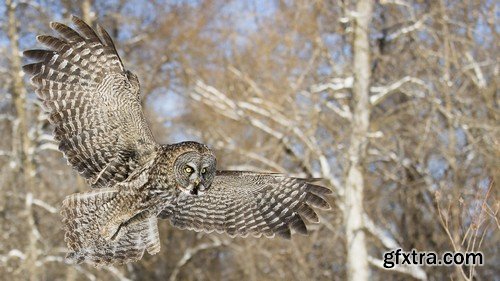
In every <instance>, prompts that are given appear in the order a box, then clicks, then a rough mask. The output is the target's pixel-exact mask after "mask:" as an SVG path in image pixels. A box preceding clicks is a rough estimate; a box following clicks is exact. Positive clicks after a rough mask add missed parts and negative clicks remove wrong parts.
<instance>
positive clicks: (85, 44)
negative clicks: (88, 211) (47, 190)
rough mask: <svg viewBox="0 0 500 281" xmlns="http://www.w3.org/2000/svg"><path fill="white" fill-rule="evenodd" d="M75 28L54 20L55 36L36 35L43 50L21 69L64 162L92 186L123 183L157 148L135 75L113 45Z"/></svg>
mask: <svg viewBox="0 0 500 281" xmlns="http://www.w3.org/2000/svg"><path fill="white" fill-rule="evenodd" d="M72 21H73V23H74V24H75V26H76V30H73V29H71V28H70V27H68V26H66V25H64V24H61V23H56V22H53V23H51V27H52V29H53V30H55V31H56V32H57V33H58V34H59V35H60V37H53V36H48V35H42V36H38V37H37V40H38V41H39V42H40V43H42V44H43V45H45V46H47V47H48V48H49V49H48V50H29V51H25V52H24V56H26V57H28V58H31V59H35V60H37V61H38V62H36V63H32V64H28V65H25V66H23V70H24V71H25V72H26V73H29V74H31V75H33V77H32V79H31V81H32V83H33V84H34V85H35V86H36V93H37V95H38V96H39V98H40V99H41V100H42V104H43V106H44V109H45V110H46V111H47V112H48V113H49V121H50V122H51V123H52V124H53V125H54V126H55V129H54V136H55V139H56V140H57V141H58V142H59V150H61V151H62V152H63V153H64V155H65V157H66V158H67V160H68V163H69V164H70V165H71V166H72V167H73V168H74V169H76V170H77V171H78V172H79V173H80V174H81V175H82V176H83V177H85V178H86V179H87V180H88V182H89V183H90V184H91V186H93V187H104V186H111V185H113V184H114V183H116V182H121V181H123V180H125V179H126V178H127V177H128V175H129V174H130V173H131V172H132V171H133V170H135V169H136V168H137V167H138V166H139V165H140V164H141V163H142V162H143V161H146V159H149V157H148V156H149V155H151V154H152V153H153V151H154V148H155V146H156V142H155V141H154V138H153V135H152V134H151V131H150V129H149V127H148V125H147V123H146V120H145V117H144V114H143V112H142V108H141V104H140V89H139V81H138V79H137V77H136V76H135V75H134V74H132V73H131V72H129V71H127V70H125V69H124V67H123V64H122V62H121V60H120V57H119V56H118V53H117V51H116V49H115V46H114V44H113V41H112V40H111V37H110V36H109V34H108V33H107V32H106V31H105V30H104V29H103V28H102V27H100V26H97V29H96V31H94V30H93V29H92V28H91V27H89V26H88V25H87V24H86V23H85V22H83V21H82V20H81V19H79V18H77V17H73V18H72Z"/></svg>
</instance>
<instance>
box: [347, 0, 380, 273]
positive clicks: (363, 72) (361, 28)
mask: <svg viewBox="0 0 500 281" xmlns="http://www.w3.org/2000/svg"><path fill="white" fill-rule="evenodd" d="M356 9H357V12H356V20H355V30H354V43H353V45H354V46H353V51H354V57H353V60H354V85H353V103H352V106H353V111H352V123H351V124H352V131H351V140H350V142H351V144H350V147H349V150H348V156H349V169H348V171H347V179H346V190H345V197H344V200H345V209H344V222H345V226H346V242H347V245H346V249H347V264H346V267H347V279H348V280H352V281H363V280H368V276H369V268H368V254H367V251H366V241H365V232H364V224H363V189H364V177H363V160H364V158H365V154H366V145H367V141H368V139H367V133H368V124H369V118H370V100H369V95H368V94H369V90H370V44H369V37H368V36H369V32H368V30H369V24H370V21H371V16H372V9H373V4H372V1H371V0H360V1H359V2H358V3H357V7H356Z"/></svg>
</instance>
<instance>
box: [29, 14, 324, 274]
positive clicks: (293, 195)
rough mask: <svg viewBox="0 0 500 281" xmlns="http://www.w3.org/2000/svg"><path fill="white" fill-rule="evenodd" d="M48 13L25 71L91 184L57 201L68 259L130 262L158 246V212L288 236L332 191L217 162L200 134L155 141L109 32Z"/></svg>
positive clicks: (198, 223) (204, 224) (187, 225)
mask: <svg viewBox="0 0 500 281" xmlns="http://www.w3.org/2000/svg"><path fill="white" fill-rule="evenodd" d="M72 21H73V23H74V25H75V27H76V28H75V29H72V28H70V27H68V26H66V25H64V24H61V23H57V22H52V23H51V25H50V26H51V27H52V29H53V30H54V31H55V32H57V33H58V36H57V37H56V36H50V35H41V36H38V37H37V40H38V41H39V42H40V43H41V44H43V45H45V46H46V47H47V48H46V49H40V50H28V51H25V52H24V56H25V57H27V58H30V59H33V60H35V61H36V62H34V63H31V64H27V65H25V66H24V67H23V70H24V72H25V73H28V74H30V75H32V78H31V82H32V84H33V85H34V86H35V87H36V93H37V95H38V97H39V98H40V100H41V102H42V105H43V108H44V109H45V111H46V112H47V113H48V120H49V121H50V123H51V124H53V126H54V138H55V140H56V141H57V142H58V143H59V150H61V151H62V152H63V154H64V156H65V158H66V159H67V162H68V164H69V165H71V166H72V167H73V168H74V169H75V170H76V171H78V172H79V173H80V175H81V176H82V177H84V178H85V179H86V181H87V182H88V184H89V185H90V186H91V187H92V188H93V189H92V190H91V191H89V192H84V193H77V194H73V195H70V196H68V197H66V198H65V200H64V201H63V203H62V207H61V215H62V225H63V229H64V232H65V242H66V243H67V246H68V249H69V251H68V254H67V258H68V260H70V261H72V262H75V263H82V262H86V263H90V264H93V265H94V266H103V265H110V264H122V263H128V262H133V261H137V260H139V259H141V258H142V256H143V254H144V252H145V251H147V252H148V253H149V254H156V253H158V252H159V250H160V241H159V235H158V219H159V218H160V219H168V220H170V222H171V224H172V225H173V226H175V227H179V228H182V229H189V230H194V231H204V232H207V233H208V232H212V231H216V232H218V233H227V234H229V235H230V236H232V237H234V236H243V237H244V236H247V235H253V236H256V237H259V236H261V235H264V236H266V237H274V236H280V237H284V238H290V236H291V232H297V233H302V234H307V232H308V230H307V227H306V223H305V222H307V221H308V222H312V223H317V222H319V219H318V215H317V214H316V212H315V210H314V209H313V207H315V208H320V209H328V208H330V206H329V204H328V202H327V201H326V196H328V195H329V194H330V193H331V191H330V190H329V189H327V188H325V187H322V186H319V185H316V184H314V180H309V179H301V178H294V177H289V176H286V175H283V174H276V173H257V172H249V171H219V170H217V165H216V162H217V161H216V157H215V155H214V153H213V152H212V150H210V148H209V147H207V146H206V145H204V144H201V143H197V142H181V143H176V144H167V145H161V144H159V143H157V142H156V141H155V139H154V137H153V134H152V133H151V130H150V128H149V127H148V125H147V122H146V120H145V117H144V114H143V111H142V108H141V103H140V86H139V80H138V78H137V76H136V75H134V74H133V73H132V72H130V71H128V70H126V69H125V68H124V66H123V63H122V61H121V59H120V57H119V56H118V53H117V51H116V48H115V46H114V43H113V41H112V39H111V37H110V35H109V34H108V33H107V32H106V31H105V30H104V29H103V28H102V27H101V26H99V25H97V26H96V28H95V30H94V29H93V28H91V27H90V26H89V25H87V24H86V23H85V22H83V21H82V20H81V19H79V18H78V17H72Z"/></svg>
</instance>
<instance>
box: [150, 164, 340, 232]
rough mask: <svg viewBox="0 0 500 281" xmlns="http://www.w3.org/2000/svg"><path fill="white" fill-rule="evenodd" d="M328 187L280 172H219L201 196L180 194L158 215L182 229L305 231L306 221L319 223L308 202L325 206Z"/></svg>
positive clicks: (326, 205)
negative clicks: (280, 173)
mask: <svg viewBox="0 0 500 281" xmlns="http://www.w3.org/2000/svg"><path fill="white" fill-rule="evenodd" d="M330 193H331V191H330V190H329V189H327V188H325V187H322V186H318V185H315V184H313V183H312V182H310V181H308V180H305V179H298V178H291V177H286V176H283V175H279V174H265V173H254V172H243V171H219V172H218V173H217V175H216V177H215V179H214V181H213V183H212V185H211V187H210V189H209V191H208V192H207V193H205V194H203V195H201V196H182V195H181V196H180V197H179V198H178V199H177V201H176V202H175V204H173V205H172V206H170V207H168V208H165V210H164V211H163V212H162V213H161V215H160V216H161V217H163V218H169V219H170V220H171V222H172V224H173V225H174V226H176V227H179V228H182V229H191V230H195V231H205V232H212V231H216V232H218V233H222V232H225V233H227V234H229V235H230V236H233V237H234V236H243V237H245V236H247V235H249V234H251V235H253V236H256V237H259V236H261V235H262V234H264V235H265V236H266V237H274V236H275V235H277V236H280V237H283V238H287V239H288V238H290V236H291V231H294V232H297V233H301V234H307V233H308V231H307V227H306V224H305V222H306V221H309V222H313V223H317V222H319V218H318V215H317V214H316V212H315V211H314V210H313V208H312V207H316V208H320V209H329V208H330V205H329V204H328V202H327V201H326V200H325V196H327V195H329V194H330Z"/></svg>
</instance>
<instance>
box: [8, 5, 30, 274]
mask: <svg viewBox="0 0 500 281" xmlns="http://www.w3.org/2000/svg"><path fill="white" fill-rule="evenodd" d="M5 4H6V6H7V17H8V31H7V33H8V34H7V35H8V37H9V41H10V44H11V45H10V49H11V58H10V59H11V65H10V67H11V74H12V87H11V92H12V99H13V100H14V107H15V110H16V119H15V121H14V130H13V133H14V138H13V150H14V157H15V158H16V159H17V160H18V161H17V165H16V166H17V167H16V168H17V169H18V171H19V172H20V173H21V179H20V180H21V182H22V183H23V185H24V189H23V190H22V191H21V190H19V191H21V192H24V193H25V194H26V200H25V208H26V209H25V217H26V222H27V224H28V231H27V235H28V239H27V245H26V249H25V253H26V260H25V263H24V267H25V268H24V271H25V272H26V273H27V275H28V278H29V280H37V279H38V277H37V267H36V266H35V261H36V260H37V255H38V249H37V245H36V243H37V237H36V235H35V233H36V231H35V229H33V228H34V227H36V226H35V220H34V217H33V210H32V202H33V177H34V175H35V172H36V171H35V166H34V163H33V157H32V154H33V151H34V149H33V145H32V141H31V139H30V137H29V135H28V124H27V122H28V115H27V112H26V108H27V106H26V90H25V88H24V84H23V77H22V71H21V58H20V55H19V54H20V51H19V45H18V39H19V36H18V32H17V18H16V13H15V12H16V5H15V4H14V3H12V0H6V1H5Z"/></svg>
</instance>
